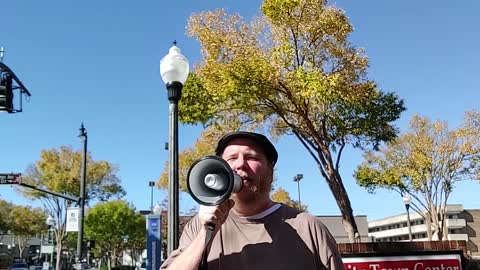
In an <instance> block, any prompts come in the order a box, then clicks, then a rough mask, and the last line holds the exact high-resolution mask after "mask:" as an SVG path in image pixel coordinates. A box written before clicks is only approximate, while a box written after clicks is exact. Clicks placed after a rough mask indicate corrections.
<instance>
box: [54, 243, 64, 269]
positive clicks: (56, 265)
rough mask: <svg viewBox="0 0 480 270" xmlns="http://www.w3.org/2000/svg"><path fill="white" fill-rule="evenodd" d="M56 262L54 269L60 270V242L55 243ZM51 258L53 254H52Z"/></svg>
mask: <svg viewBox="0 0 480 270" xmlns="http://www.w3.org/2000/svg"><path fill="white" fill-rule="evenodd" d="M56 249H57V260H56V261H55V269H56V270H60V269H61V268H60V261H61V259H62V242H61V241H60V242H57V248H56ZM52 256H53V253H52Z"/></svg>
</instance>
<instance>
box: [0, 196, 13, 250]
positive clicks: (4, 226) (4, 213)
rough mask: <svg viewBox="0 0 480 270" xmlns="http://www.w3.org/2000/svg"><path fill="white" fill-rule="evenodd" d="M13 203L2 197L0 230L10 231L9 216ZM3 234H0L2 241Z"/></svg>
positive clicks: (0, 201) (0, 203)
mask: <svg viewBox="0 0 480 270" xmlns="http://www.w3.org/2000/svg"><path fill="white" fill-rule="evenodd" d="M12 207H13V205H12V204H11V203H9V202H7V201H5V200H1V199H0V232H2V233H4V232H8V231H9V230H10V224H9V222H8V221H9V220H8V216H9V215H10V211H12ZM2 237H3V235H0V241H1V240H2Z"/></svg>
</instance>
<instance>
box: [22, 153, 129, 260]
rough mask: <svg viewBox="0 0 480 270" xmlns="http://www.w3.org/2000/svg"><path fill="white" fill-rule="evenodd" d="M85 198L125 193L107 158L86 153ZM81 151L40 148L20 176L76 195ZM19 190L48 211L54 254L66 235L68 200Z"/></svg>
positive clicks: (28, 181) (30, 190) (51, 189)
mask: <svg viewBox="0 0 480 270" xmlns="http://www.w3.org/2000/svg"><path fill="white" fill-rule="evenodd" d="M86 159H87V172H86V188H85V191H86V198H85V202H86V204H87V205H88V203H89V202H91V201H108V200H110V199H115V198H121V197H123V196H124V195H125V191H124V190H123V187H122V186H121V185H120V179H119V178H118V177H117V176H116V174H115V173H116V171H117V168H116V167H115V166H114V165H112V164H110V163H109V162H107V161H104V160H100V161H94V160H93V159H92V157H91V155H90V153H87V157H86ZM81 166H82V152H81V151H79V150H78V151H74V150H73V149H72V148H70V147H66V146H62V147H60V149H55V148H52V149H49V150H42V151H41V153H40V160H38V161H37V162H35V164H32V165H30V166H29V167H28V168H27V172H26V173H25V176H24V177H23V179H22V181H23V182H24V183H27V184H30V185H32V186H36V187H39V188H41V189H46V190H50V191H53V192H56V193H63V194H66V195H69V196H71V197H79V196H80V169H81ZM20 191H21V193H22V194H23V195H24V196H26V197H27V198H30V199H36V200H40V201H41V202H42V204H43V206H44V207H45V209H46V211H47V212H48V214H49V215H51V216H52V217H53V218H54V219H55V221H56V225H55V226H54V235H55V240H56V243H57V246H56V248H57V254H61V253H62V247H63V244H64V242H65V238H66V235H67V232H66V220H67V215H66V214H67V213H66V212H67V207H68V206H69V205H70V203H71V202H68V201H67V200H65V199H63V198H60V197H57V196H54V195H51V194H47V193H44V192H41V191H38V190H33V189H27V188H20ZM55 268H56V269H60V256H58V257H57V261H56V267H55Z"/></svg>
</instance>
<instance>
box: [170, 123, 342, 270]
mask: <svg viewBox="0 0 480 270" xmlns="http://www.w3.org/2000/svg"><path fill="white" fill-rule="evenodd" d="M215 152H216V155H217V156H220V157H222V158H223V159H224V160H226V161H227V163H228V164H229V165H230V167H231V168H232V170H233V171H234V172H235V173H236V174H238V175H239V176H240V177H241V178H242V181H243V187H242V189H241V190H240V191H239V192H238V193H235V194H232V195H231V199H230V200H226V201H225V202H223V203H221V204H220V205H217V206H203V205H202V206H200V209H199V212H198V214H197V215H196V216H195V217H194V218H193V219H192V220H191V221H190V222H189V223H188V224H187V225H186V226H185V228H184V231H183V234H182V236H181V238H180V245H179V248H178V249H177V250H175V251H173V252H172V253H171V254H170V257H169V258H168V259H167V260H166V261H165V263H164V264H163V265H162V267H161V268H162V269H174V270H180V269H185V270H187V269H188V270H196V269H199V268H201V269H209V270H214V269H215V270H217V269H229V270H235V269H289V270H293V269H302V270H309V269H332V270H343V263H342V260H341V257H340V255H339V253H338V250H337V246H336V243H335V240H334V239H333V237H332V236H331V235H330V233H329V232H328V230H327V228H326V227H325V226H324V225H323V224H322V223H321V222H320V220H319V219H318V218H316V217H314V216H312V215H309V214H307V213H302V212H300V211H299V210H297V209H295V208H291V207H288V206H286V205H283V204H279V203H275V202H273V201H272V200H271V199H270V190H271V187H272V181H273V168H274V166H275V163H276V162H277V159H278V153H277V151H276V149H275V147H274V146H273V144H272V143H271V142H270V141H269V140H268V139H267V138H266V137H265V136H263V135H261V134H257V133H252V132H243V131H239V132H232V133H229V134H227V135H225V136H224V137H222V138H221V139H220V141H219V142H218V145H217V148H216V150H215ZM212 223H213V224H215V231H214V232H213V235H212V237H211V240H210V241H209V242H208V243H206V239H208V238H207V235H208V229H207V227H208V224H212ZM204 254H205V255H208V256H205V259H204V260H202V256H204ZM203 261H205V262H206V263H205V262H203ZM202 262H203V263H202Z"/></svg>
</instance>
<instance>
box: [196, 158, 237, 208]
mask: <svg viewBox="0 0 480 270" xmlns="http://www.w3.org/2000/svg"><path fill="white" fill-rule="evenodd" d="M242 186H243V183H242V178H240V176H239V175H238V174H236V173H234V172H233V170H232V169H231V168H230V165H228V163H227V162H226V161H225V160H223V159H222V158H220V157H218V156H204V157H202V158H200V159H198V160H196V161H195V162H193V164H192V166H191V167H190V169H189V170H188V175H187V188H188V192H189V193H190V195H191V196H192V198H193V199H194V200H195V201H196V202H198V203H199V204H202V205H209V206H212V205H219V204H221V203H222V202H224V201H225V200H227V199H228V198H229V197H230V194H232V193H237V192H239V191H240V189H241V188H242Z"/></svg>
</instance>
